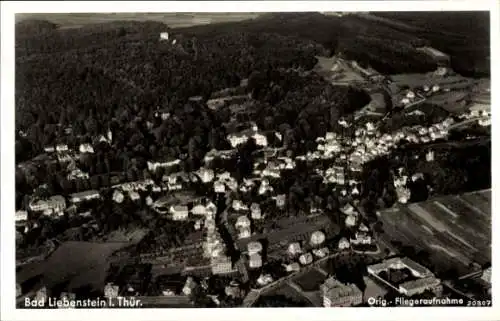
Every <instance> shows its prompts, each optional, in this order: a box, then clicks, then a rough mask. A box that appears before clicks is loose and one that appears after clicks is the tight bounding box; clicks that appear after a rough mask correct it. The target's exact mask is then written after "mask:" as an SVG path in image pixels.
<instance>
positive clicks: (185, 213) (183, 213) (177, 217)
mask: <svg viewBox="0 0 500 321" xmlns="http://www.w3.org/2000/svg"><path fill="white" fill-rule="evenodd" d="M170 214H172V220H174V221H184V220H187V218H188V217H189V209H188V207H187V206H185V205H173V206H170Z"/></svg>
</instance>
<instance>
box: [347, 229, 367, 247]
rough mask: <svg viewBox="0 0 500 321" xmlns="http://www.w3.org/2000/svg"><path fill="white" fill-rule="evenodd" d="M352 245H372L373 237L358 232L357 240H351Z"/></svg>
mask: <svg viewBox="0 0 500 321" xmlns="http://www.w3.org/2000/svg"><path fill="white" fill-rule="evenodd" d="M351 243H352V244H356V245H357V244H371V243H372V237H371V236H370V235H368V233H366V232H362V231H357V232H356V234H355V238H354V239H351Z"/></svg>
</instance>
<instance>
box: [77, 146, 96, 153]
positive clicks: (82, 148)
mask: <svg viewBox="0 0 500 321" xmlns="http://www.w3.org/2000/svg"><path fill="white" fill-rule="evenodd" d="M79 149H80V153H82V154H84V153H93V152H94V147H92V145H90V144H81V145H80V148H79Z"/></svg>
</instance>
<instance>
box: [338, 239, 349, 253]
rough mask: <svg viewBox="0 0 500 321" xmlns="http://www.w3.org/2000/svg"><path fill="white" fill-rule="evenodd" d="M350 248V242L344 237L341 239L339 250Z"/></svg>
mask: <svg viewBox="0 0 500 321" xmlns="http://www.w3.org/2000/svg"><path fill="white" fill-rule="evenodd" d="M350 246H351V244H350V243H349V240H347V238H345V237H343V238H341V239H340V241H339V245H338V247H339V250H345V249H348V248H349V247H350Z"/></svg>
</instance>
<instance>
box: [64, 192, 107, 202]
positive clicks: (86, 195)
mask: <svg viewBox="0 0 500 321" xmlns="http://www.w3.org/2000/svg"><path fill="white" fill-rule="evenodd" d="M100 197H101V194H100V193H99V191H96V190H88V191H84V192H79V193H73V194H71V195H70V196H69V199H70V202H71V203H80V202H83V201H90V200H93V199H98V198H100Z"/></svg>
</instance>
